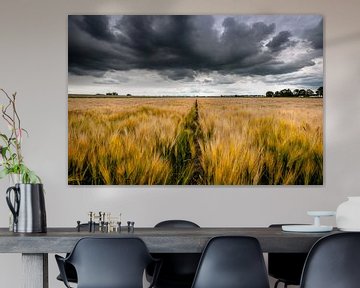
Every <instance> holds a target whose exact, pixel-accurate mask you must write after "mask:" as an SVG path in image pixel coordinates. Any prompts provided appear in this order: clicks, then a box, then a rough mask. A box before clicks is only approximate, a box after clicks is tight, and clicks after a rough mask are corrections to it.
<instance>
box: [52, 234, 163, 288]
mask: <svg viewBox="0 0 360 288" xmlns="http://www.w3.org/2000/svg"><path fill="white" fill-rule="evenodd" d="M55 259H56V262H57V264H58V267H59V270H60V274H61V277H62V279H63V282H64V284H65V286H66V287H69V288H70V284H69V282H68V279H67V275H66V273H65V263H70V264H71V265H73V266H74V268H75V270H76V273H77V286H76V287H77V288H93V287H101V288H143V274H144V271H145V268H146V267H147V266H148V265H149V264H151V263H154V262H157V263H158V265H156V266H155V272H154V281H156V276H157V273H158V271H159V268H160V262H159V261H157V260H155V259H154V258H152V256H151V255H150V253H149V251H148V249H147V247H146V245H145V243H144V242H143V241H142V240H141V239H139V238H107V237H101V238H91V237H89V238H82V239H80V240H79V241H78V242H77V243H76V245H75V247H74V249H73V250H72V252H71V253H70V254H69V256H68V257H66V258H63V257H61V256H59V255H55ZM149 287H153V283H151V285H150V286H149Z"/></svg>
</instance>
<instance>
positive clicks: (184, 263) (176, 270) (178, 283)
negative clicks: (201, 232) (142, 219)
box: [148, 220, 201, 287]
mask: <svg viewBox="0 0 360 288" xmlns="http://www.w3.org/2000/svg"><path fill="white" fill-rule="evenodd" d="M155 228H160V229H161V228H171V229H176V228H200V226H199V225H197V224H196V223H194V222H191V221H188V220H166V221H162V222H159V223H158V224H156V225H155ZM155 255H156V258H159V259H161V260H162V267H161V270H160V273H159V276H158V279H157V285H156V286H157V287H190V286H191V284H192V282H193V279H194V276H195V272H196V269H197V266H198V264H199V260H200V256H201V254H200V253H161V254H155ZM148 272H149V274H152V272H151V271H148Z"/></svg>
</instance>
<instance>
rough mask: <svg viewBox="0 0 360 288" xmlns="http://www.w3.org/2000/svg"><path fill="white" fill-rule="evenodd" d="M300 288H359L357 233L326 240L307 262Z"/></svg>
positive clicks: (323, 239) (318, 246)
mask: <svg viewBox="0 0 360 288" xmlns="http://www.w3.org/2000/svg"><path fill="white" fill-rule="evenodd" d="M300 287H301V288H359V287H360V233H359V232H348V233H338V234H332V235H329V236H325V237H323V238H321V239H320V240H319V241H317V242H316V243H315V244H314V246H313V247H312V248H311V250H310V252H309V256H308V258H307V259H306V262H305V267H304V271H303V275H302V278H301V285H300Z"/></svg>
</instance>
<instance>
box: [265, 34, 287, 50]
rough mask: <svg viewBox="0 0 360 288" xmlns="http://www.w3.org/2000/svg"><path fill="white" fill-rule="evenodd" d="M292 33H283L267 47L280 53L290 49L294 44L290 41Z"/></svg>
mask: <svg viewBox="0 0 360 288" xmlns="http://www.w3.org/2000/svg"><path fill="white" fill-rule="evenodd" d="M290 36H291V33H290V32H289V31H281V32H280V33H279V34H277V35H276V36H275V37H274V38H272V39H271V41H270V42H269V43H268V44H267V45H266V47H269V48H270V49H271V50H272V51H280V50H283V49H284V48H286V47H289V46H290V45H291V44H292V42H291V41H290Z"/></svg>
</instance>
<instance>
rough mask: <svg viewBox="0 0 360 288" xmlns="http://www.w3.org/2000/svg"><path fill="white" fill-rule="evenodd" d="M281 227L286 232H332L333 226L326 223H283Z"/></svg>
mask: <svg viewBox="0 0 360 288" xmlns="http://www.w3.org/2000/svg"><path fill="white" fill-rule="evenodd" d="M281 229H282V230H283V231H286V232H330V231H332V229H333V227H332V226H324V225H320V226H315V225H283V226H281Z"/></svg>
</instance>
